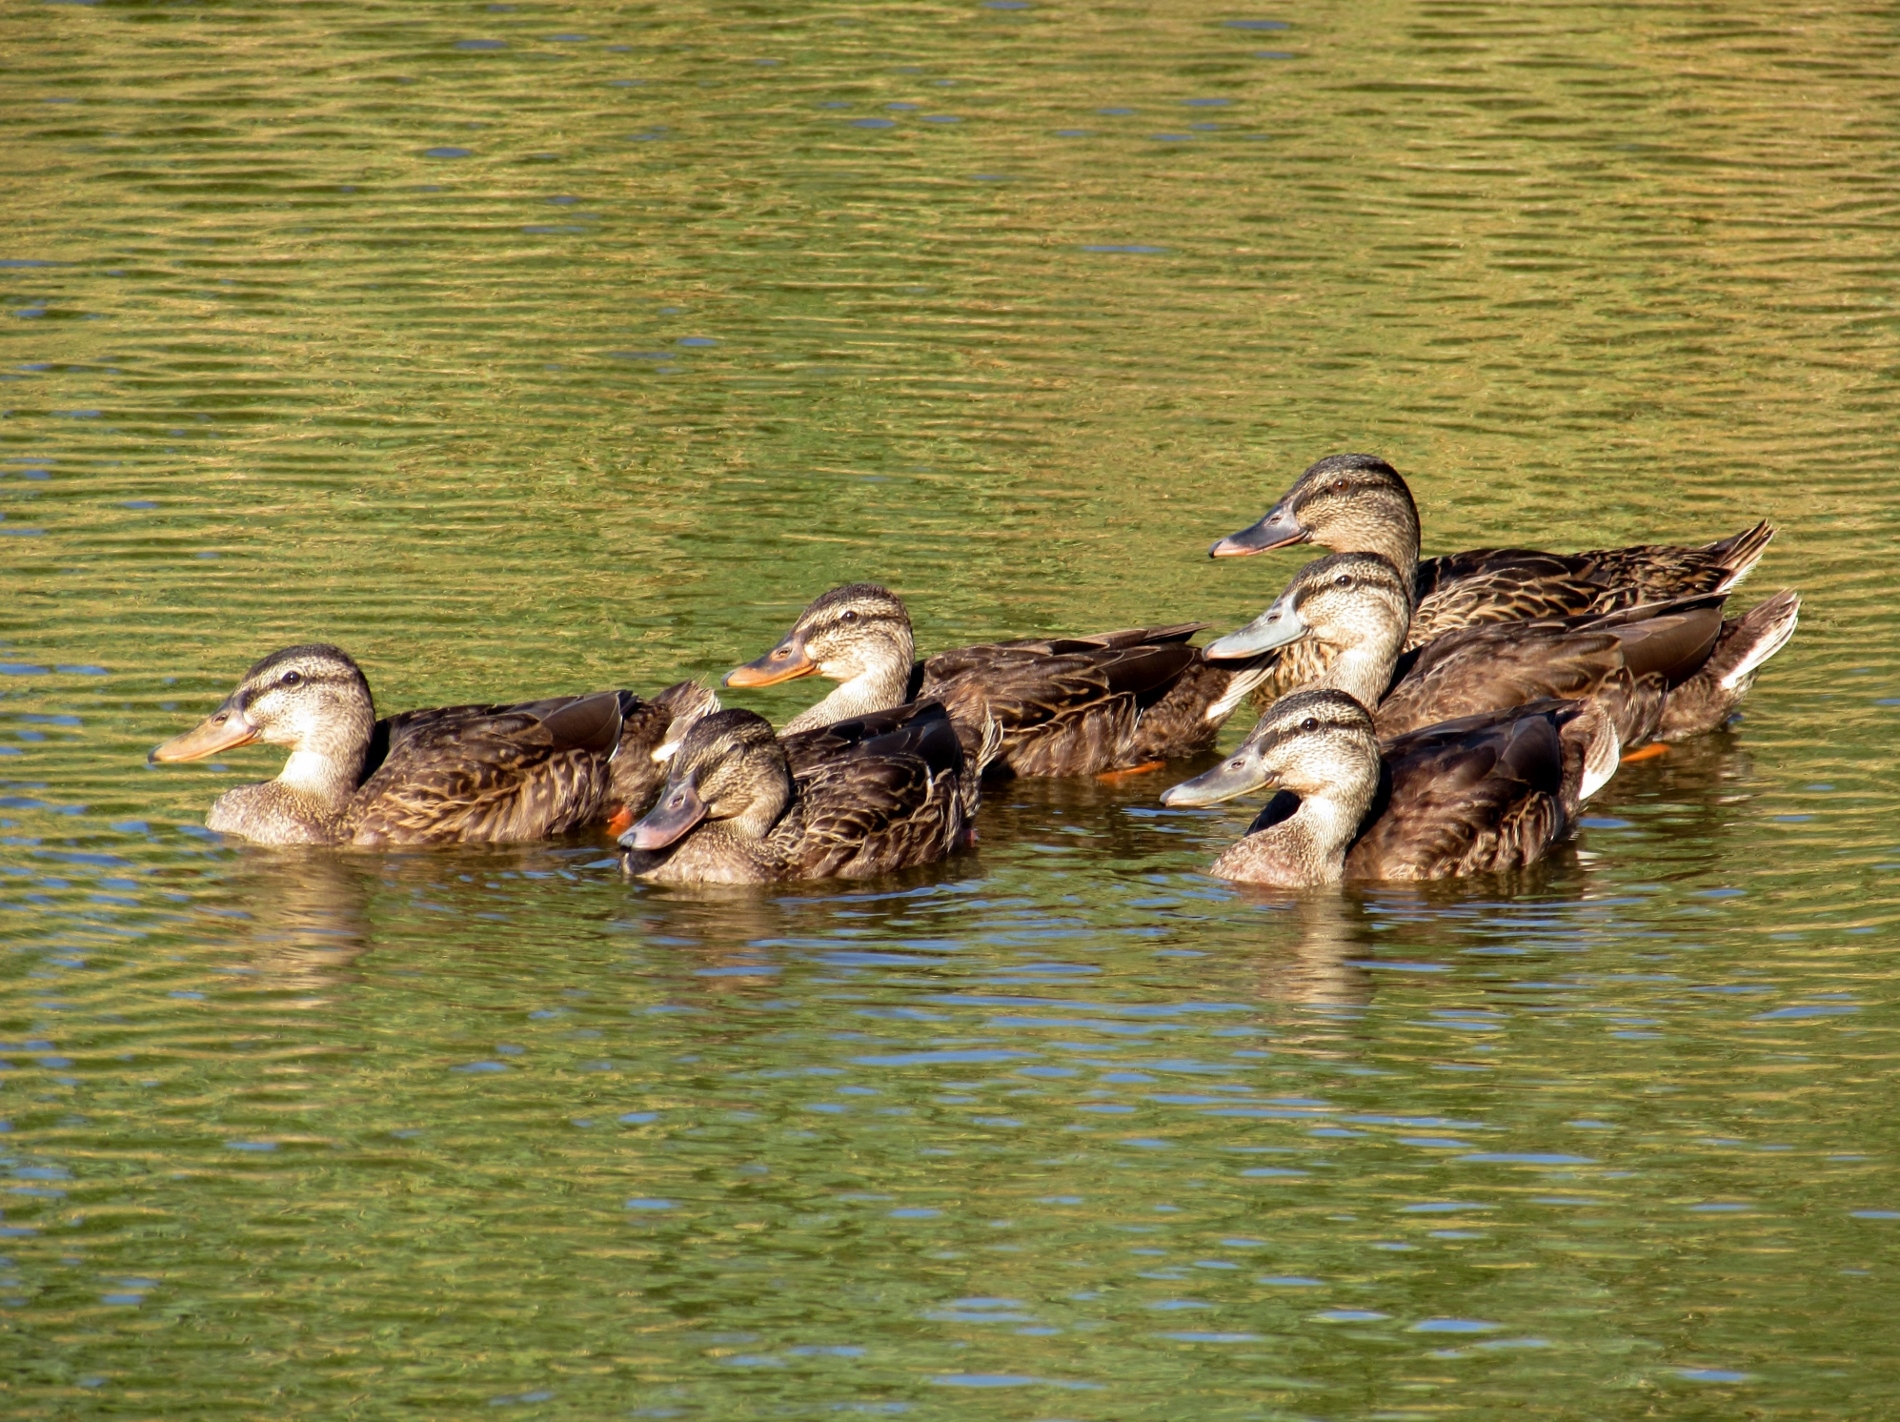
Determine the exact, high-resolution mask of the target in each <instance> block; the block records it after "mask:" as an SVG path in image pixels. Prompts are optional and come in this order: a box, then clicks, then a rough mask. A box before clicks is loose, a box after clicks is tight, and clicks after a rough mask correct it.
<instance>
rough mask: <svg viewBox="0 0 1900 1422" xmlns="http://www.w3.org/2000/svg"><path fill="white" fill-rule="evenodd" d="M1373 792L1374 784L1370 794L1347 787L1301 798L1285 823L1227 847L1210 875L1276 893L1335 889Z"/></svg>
mask: <svg viewBox="0 0 1900 1422" xmlns="http://www.w3.org/2000/svg"><path fill="white" fill-rule="evenodd" d="M1376 788H1377V785H1376V781H1375V784H1374V786H1373V787H1372V789H1371V790H1368V789H1366V788H1365V787H1363V786H1361V785H1359V784H1357V783H1349V784H1347V785H1346V786H1344V787H1328V788H1327V789H1326V790H1324V791H1321V792H1319V793H1317V794H1312V795H1305V796H1302V797H1301V799H1300V807H1299V809H1297V810H1295V811H1294V812H1293V813H1292V814H1291V815H1290V816H1288V817H1287V818H1286V819H1284V820H1281V821H1280V822H1279V823H1278V824H1275V825H1272V826H1270V827H1268V828H1267V829H1263V830H1260V831H1258V832H1256V833H1254V834H1250V835H1248V836H1247V837H1246V838H1245V839H1243V840H1241V841H1240V842H1239V843H1238V844H1235V845H1232V846H1230V847H1229V848H1228V850H1227V851H1226V852H1225V853H1224V854H1222V855H1221V857H1220V858H1219V859H1217V860H1215V861H1214V873H1215V874H1216V875H1218V876H1220V877H1221V878H1223V879H1236V880H1240V881H1243V882H1246V883H1253V884H1275V885H1278V886H1280V887H1282V888H1299V887H1301V886H1302V885H1306V884H1337V883H1339V882H1340V881H1341V880H1342V879H1344V878H1345V877H1346V851H1347V850H1348V849H1350V848H1352V842H1353V841H1354V840H1355V839H1357V838H1358V837H1359V826H1360V824H1361V823H1362V822H1363V820H1364V819H1365V813H1366V810H1367V808H1368V807H1369V806H1370V804H1371V802H1372V792H1373V790H1376Z"/></svg>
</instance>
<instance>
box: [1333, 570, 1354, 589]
mask: <svg viewBox="0 0 1900 1422" xmlns="http://www.w3.org/2000/svg"><path fill="white" fill-rule="evenodd" d="M1333 586H1334V587H1336V588H1349V587H1351V586H1352V574H1351V573H1341V574H1340V575H1339V576H1338V577H1336V578H1334V579H1333Z"/></svg>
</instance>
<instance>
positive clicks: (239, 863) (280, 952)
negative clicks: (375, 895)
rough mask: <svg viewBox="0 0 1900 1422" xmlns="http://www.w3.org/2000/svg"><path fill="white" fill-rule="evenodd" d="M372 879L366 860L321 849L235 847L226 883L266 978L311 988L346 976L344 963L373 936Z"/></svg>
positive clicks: (294, 988)
mask: <svg viewBox="0 0 1900 1422" xmlns="http://www.w3.org/2000/svg"><path fill="white" fill-rule="evenodd" d="M376 880H377V872H376V866H375V865H374V864H373V863H372V862H369V861H364V860H360V859H355V858H349V857H345V856H342V855H337V854H333V853H329V852H326V851H324V850H321V849H313V848H304V847H301V846H299V847H293V848H280V849H260V848H247V849H246V850H245V851H244V852H242V853H240V854H239V855H238V856H237V859H236V861H235V863H234V864H233V865H232V866H231V868H230V869H229V871H228V872H227V875H226V878H225V887H226V888H227V889H228V890H229V891H230V893H231V895H232V896H233V898H234V899H236V901H237V902H239V903H241V904H243V905H244V908H245V910H246V912H247V913H248V914H249V918H248V921H247V924H246V930H247V931H246V933H245V942H244V947H245V950H246V951H247V952H248V954H249V956H250V959H251V966H252V967H253V968H254V969H255V970H256V971H257V972H258V974H259V975H260V976H261V977H262V978H263V979H264V985H266V986H269V987H271V988H273V989H275V990H277V991H287V992H317V991H319V990H324V989H330V988H334V987H335V986H336V985H337V984H338V983H340V982H342V981H344V980H345V972H344V970H345V969H347V968H348V967H349V966H350V964H351V963H353V962H354V961H355V960H356V958H357V957H358V956H359V955H360V954H361V953H363V952H364V951H365V950H366V949H367V948H369V946H370V943H371V940H372V931H371V924H370V913H369V903H370V896H371V893H372V892H373V890H374V888H375V885H376ZM302 1005H303V1006H307V1007H308V1006H316V1005H317V1001H311V1002H306V1003H304V1004H302Z"/></svg>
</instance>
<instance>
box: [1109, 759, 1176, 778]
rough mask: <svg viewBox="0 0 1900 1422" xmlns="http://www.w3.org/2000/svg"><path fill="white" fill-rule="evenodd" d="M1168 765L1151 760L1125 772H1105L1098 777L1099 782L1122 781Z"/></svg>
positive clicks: (1163, 761) (1161, 761)
mask: <svg viewBox="0 0 1900 1422" xmlns="http://www.w3.org/2000/svg"><path fill="white" fill-rule="evenodd" d="M1166 765H1167V762H1166V761H1165V760H1151V761H1148V762H1147V763H1146V764H1143V765H1131V766H1129V767H1128V768H1127V769H1125V770H1104V771H1103V772H1102V773H1101V774H1100V775H1098V776H1096V777H1095V778H1096V779H1097V780H1121V779H1123V778H1124V777H1126V776H1130V775H1146V774H1147V773H1148V772H1149V771H1151V770H1160V769H1163V768H1164V767H1165V766H1166Z"/></svg>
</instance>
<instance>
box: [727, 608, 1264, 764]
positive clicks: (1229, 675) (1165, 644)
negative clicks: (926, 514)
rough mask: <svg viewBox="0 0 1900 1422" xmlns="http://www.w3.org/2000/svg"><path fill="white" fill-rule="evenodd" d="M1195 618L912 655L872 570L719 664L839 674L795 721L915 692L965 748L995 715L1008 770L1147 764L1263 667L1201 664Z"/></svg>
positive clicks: (1205, 721)
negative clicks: (744, 653)
mask: <svg viewBox="0 0 1900 1422" xmlns="http://www.w3.org/2000/svg"><path fill="white" fill-rule="evenodd" d="M1206 626H1207V624H1206V623H1204V622H1183V623H1177V624H1174V625H1172V626H1166V627H1131V628H1125V629H1123V630H1121V631H1116V632H1104V633H1100V634H1097V635H1095V636H1087V637H1061V638H1042V639H1037V638H1032V639H1025V640H1021V641H1011V642H988V643H983V644H980V645H976V646H970V647H960V648H957V649H956V650H954V651H948V652H939V653H937V654H936V655H935V656H933V657H930V658H929V659H928V660H924V661H918V660H916V642H915V638H914V636H913V634H912V630H911V621H910V612H909V609H907V608H906V607H905V605H904V601H903V599H902V598H900V597H898V596H897V594H896V593H894V592H892V591H891V590H890V589H888V588H885V587H881V586H879V585H878V584H876V583H851V584H848V585H846V586H844V587H838V588H833V589H832V590H831V591H830V592H827V593H825V594H824V595H823V596H821V597H819V598H817V599H815V600H814V601H813V602H812V603H811V604H810V605H809V606H807V607H806V608H805V610H804V611H803V612H802V613H800V614H799V616H798V620H797V622H795V623H794V624H793V626H792V630H791V631H790V632H788V633H787V634H786V635H785V637H784V638H783V639H782V640H781V641H780V642H779V643H778V645H777V646H775V647H773V648H772V650H771V651H769V652H766V653H765V654H764V655H763V656H760V657H758V658H757V659H755V660H753V661H750V662H747V663H746V664H745V665H743V666H740V667H735V668H734V669H733V670H732V671H730V672H728V673H727V674H726V677H725V685H727V686H732V687H764V686H776V685H777V684H779V683H780V682H785V681H790V680H792V679H793V678H795V677H802V676H813V675H817V676H822V677H825V678H827V679H828V680H831V681H835V682H837V683H839V685H838V686H837V687H836V688H835V689H834V690H833V691H832V692H831V693H830V694H829V695H827V696H825V697H824V698H823V699H822V700H820V701H818V702H816V703H815V704H813V705H811V706H809V707H807V708H806V709H805V710H803V711H801V712H800V713H799V714H798V715H796V716H794V717H792V719H791V720H790V721H788V722H786V724H785V726H784V731H785V732H786V733H787V734H796V733H798V732H801V731H805V730H809V729H813V728H815V727H819V726H824V725H828V724H830V723H831V722H834V721H840V720H844V719H847V718H850V717H854V716H861V715H864V714H866V713H868V712H873V711H884V710H889V709H891V708H894V707H897V706H901V705H905V704H907V703H909V702H913V701H916V700H918V699H919V698H927V699H930V700H935V701H938V702H940V703H942V705H943V706H944V708H945V709H946V711H947V712H948V713H949V716H950V720H951V722H952V724H953V725H954V726H955V727H956V730H957V734H958V735H959V736H960V737H961V738H962V740H963V743H964V749H965V753H966V754H971V755H974V754H975V752H976V750H977V748H978V746H979V745H980V743H981V740H982V737H983V734H984V728H985V727H986V726H988V725H990V724H991V723H992V722H994V723H995V724H996V725H998V726H1000V727H1001V732H1002V746H1001V751H1000V753H999V754H998V755H997V757H996V758H995V760H994V761H993V762H992V764H993V766H994V767H995V769H996V770H997V771H998V772H1000V773H1005V774H1009V775H1016V776H1064V775H1088V774H1100V773H1103V772H1120V771H1129V770H1135V769H1147V768H1151V767H1154V766H1157V765H1159V764H1162V763H1165V762H1166V761H1168V760H1172V759H1176V758H1178V757H1181V756H1187V755H1193V754H1195V753H1197V752H1200V751H1203V750H1206V749H1208V748H1209V747H1211V746H1212V745H1213V743H1214V739H1215V737H1216V736H1217V735H1218V734H1219V732H1220V728H1221V726H1222V725H1223V724H1225V722H1226V720H1227V717H1228V716H1229V715H1230V714H1231V713H1232V712H1233V710H1234V708H1235V707H1236V706H1237V705H1239V704H1240V702H1241V700H1242V699H1244V697H1245V696H1246V694H1247V693H1248V692H1249V691H1251V690H1252V688H1253V686H1254V685H1255V684H1256V683H1257V682H1258V680H1259V679H1260V676H1261V675H1263V673H1262V672H1261V671H1260V670H1258V669H1255V668H1254V667H1252V666H1251V664H1248V663H1245V662H1242V663H1239V664H1236V665H1234V666H1216V665H1213V664H1211V663H1210V662H1209V661H1208V660H1207V658H1206V657H1205V656H1204V655H1203V654H1202V652H1201V650H1200V649H1199V648H1197V647H1193V646H1189V645H1188V639H1189V638H1190V637H1192V636H1193V635H1194V634H1195V633H1197V632H1200V631H1202V630H1204V629H1205V628H1206Z"/></svg>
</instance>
